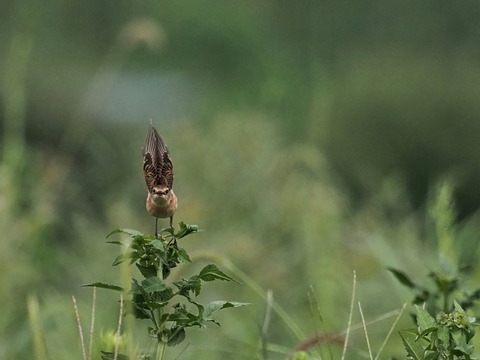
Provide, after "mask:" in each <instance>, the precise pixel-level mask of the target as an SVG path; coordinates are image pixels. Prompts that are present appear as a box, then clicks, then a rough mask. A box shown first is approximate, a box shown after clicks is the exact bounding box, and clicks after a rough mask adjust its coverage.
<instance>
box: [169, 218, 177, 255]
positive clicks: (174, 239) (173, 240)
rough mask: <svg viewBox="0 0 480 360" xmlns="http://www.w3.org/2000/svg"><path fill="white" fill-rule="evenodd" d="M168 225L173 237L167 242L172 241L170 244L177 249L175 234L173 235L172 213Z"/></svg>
mask: <svg viewBox="0 0 480 360" xmlns="http://www.w3.org/2000/svg"><path fill="white" fill-rule="evenodd" d="M170 227H171V228H172V236H173V239H172V240H170V242H169V243H172V244H173V246H174V247H175V249H178V246H177V239H176V238H175V235H174V233H175V231H174V229H173V215H172V216H170Z"/></svg>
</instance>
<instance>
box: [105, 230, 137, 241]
mask: <svg viewBox="0 0 480 360" xmlns="http://www.w3.org/2000/svg"><path fill="white" fill-rule="evenodd" d="M119 233H121V234H127V235H130V236H143V234H142V233H141V232H140V231H137V230H133V229H115V230H113V231H112V232H110V233H109V234H108V235H107V239H108V238H109V237H110V236H112V235H113V234H119Z"/></svg>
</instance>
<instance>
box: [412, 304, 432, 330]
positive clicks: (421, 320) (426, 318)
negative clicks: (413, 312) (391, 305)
mask: <svg viewBox="0 0 480 360" xmlns="http://www.w3.org/2000/svg"><path fill="white" fill-rule="evenodd" d="M415 308H416V309H417V324H418V326H419V327H420V332H423V331H425V330H426V329H429V328H433V327H436V325H437V323H436V322H435V319H434V318H433V317H432V316H431V315H430V314H429V313H428V311H426V310H425V309H423V308H421V307H420V306H418V305H415Z"/></svg>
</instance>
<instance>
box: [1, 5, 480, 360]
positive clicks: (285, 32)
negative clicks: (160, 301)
mask: <svg viewBox="0 0 480 360" xmlns="http://www.w3.org/2000/svg"><path fill="white" fill-rule="evenodd" d="M478 15H480V5H479V4H478V3H477V2H475V1H466V0H461V1H457V2H451V3H448V2H442V1H425V2H415V1H405V2H393V1H373V0H368V1H362V2H354V1H346V2H335V1H315V0H305V1H302V2H301V3H300V2H288V1H282V0H271V1H264V2H255V1H250V0H247V1H234V0H224V1H219V0H217V1H213V0H206V1H193V0H190V1H178V0H177V1H171V0H167V1H144V2H133V1H115V2H114V1H108V0H104V1H95V2H94V1H91V2H87V1H85V2H82V1H74V0H64V1H61V0H47V1H46V2H41V3H37V2H34V1H32V0H16V1H13V0H6V1H2V3H1V4H0V230H1V233H2V234H3V236H2V237H1V239H0V308H1V309H2V311H1V313H2V316H1V317H0V359H15V360H17V359H18V360H23V359H36V360H44V359H56V360H57V359H58V360H60V359H84V357H83V354H82V346H81V337H80V335H79V330H78V323H77V322H78V321H77V318H76V315H75V311H74V303H73V300H72V296H73V297H75V299H76V302H77V304H78V312H79V314H80V320H81V324H82V327H83V332H84V340H85V342H86V343H87V345H88V339H89V337H90V334H89V327H90V321H91V318H92V289H91V288H85V287H82V285H84V284H88V283H92V282H96V281H100V282H105V283H111V284H120V285H123V284H126V286H127V287H128V281H129V280H128V274H127V270H126V269H125V268H123V267H112V263H113V261H114V259H115V258H116V257H117V256H118V255H119V254H120V250H121V248H119V247H115V246H113V245H111V244H107V243H106V241H107V239H106V236H107V234H109V233H110V232H111V231H112V230H114V229H118V228H130V229H136V230H138V231H140V232H142V233H145V234H153V232H154V218H153V217H151V216H150V215H149V214H148V213H147V212H146V210H145V198H146V187H145V182H144V178H143V172H142V151H141V149H142V146H143V144H144V141H145V136H146V133H147V130H148V127H149V125H150V119H151V120H152V122H153V124H154V125H155V127H156V129H157V130H158V131H159V132H160V134H161V135H162V137H163V138H164V139H165V141H166V142H167V144H168V147H169V149H170V153H171V157H172V160H173V164H174V169H175V183H174V188H175V193H176V194H177V196H178V199H179V207H178V211H177V213H176V215H175V219H174V222H175V226H176V228H177V229H178V228H179V225H178V224H179V223H180V222H185V223H187V224H196V225H198V226H199V227H200V228H201V229H203V230H205V231H203V232H199V233H197V234H192V235H190V236H188V237H187V238H185V239H180V240H179V246H180V247H181V248H183V249H185V250H186V251H187V252H188V254H189V255H190V258H191V259H192V263H186V264H181V265H180V266H179V267H178V268H176V269H175V271H172V275H171V280H169V281H179V280H181V279H182V278H185V277H189V276H192V275H193V274H195V273H198V271H200V269H202V268H203V267H204V266H205V265H207V264H209V263H215V264H217V265H218V267H219V268H220V269H221V270H222V271H224V272H225V273H226V274H227V275H228V276H231V277H232V278H234V279H236V280H237V281H238V282H240V283H241V285H239V284H237V283H235V282H228V283H227V282H213V283H205V284H203V285H202V292H201V294H200V296H199V299H198V300H199V301H200V302H202V303H207V302H210V301H213V300H226V301H238V302H245V303H250V305H248V306H245V307H239V308H236V309H225V310H222V311H221V312H219V313H218V315H217V316H216V320H217V321H218V322H219V323H220V324H221V326H220V327H219V326H217V325H215V324H213V323H212V324H209V325H208V326H207V329H206V330H205V329H200V328H197V327H193V328H189V329H187V330H186V339H185V341H183V342H182V343H181V344H179V345H178V346H173V347H167V349H166V353H165V359H169V360H173V359H179V360H188V359H192V360H193V359H195V360H203V359H209V360H212V359H232V360H236V359H239V360H240V359H242V360H243V359H262V360H267V359H269V360H275V359H288V358H291V357H293V356H294V354H295V352H296V351H297V350H299V349H300V350H305V353H301V354H297V355H296V356H297V357H296V359H307V358H308V359H310V360H312V359H325V360H329V359H342V358H343V356H344V355H343V353H344V350H345V351H346V353H345V357H344V358H345V359H362V358H365V359H373V358H376V356H377V355H378V359H407V355H408V354H407V351H406V349H405V346H404V345H405V343H404V342H402V338H401V337H400V335H399V331H400V330H402V329H406V328H412V327H416V326H415V323H414V322H413V321H412V317H411V314H413V313H415V311H416V310H415V308H414V307H413V305H412V300H413V298H414V296H415V295H418V291H419V289H420V287H425V288H428V289H429V291H430V295H432V294H433V293H432V291H433V289H443V292H442V291H440V293H439V294H440V295H439V297H438V298H435V299H433V298H432V297H430V298H428V299H426V301H425V302H426V305H425V306H426V307H425V308H426V309H427V310H428V311H429V312H430V313H431V315H433V316H436V315H437V313H438V311H439V309H443V311H445V312H447V313H448V312H449V311H451V310H452V309H453V307H454V302H453V301H454V300H457V301H458V302H463V304H465V301H467V300H469V299H470V300H471V301H472V304H471V306H468V307H469V309H468V311H467V313H468V315H470V316H473V317H474V316H476V313H478V310H479V308H478V306H477V304H476V302H477V300H478V299H477V297H480V293H479V294H476V293H475V290H476V289H478V288H480V268H478V266H476V265H477V258H478V256H479V246H478V245H479V239H480V237H479V234H480V217H479V213H478V208H479V204H480V190H479V189H480V186H479V185H480V161H479V160H478V159H479V156H478V154H480V142H479V141H478V139H479V138H480V101H479V99H480V60H479V59H480V58H479V56H480V42H479V37H480V23H479V22H478V18H479V17H478ZM160 224H161V226H162V227H166V226H167V225H168V220H160ZM126 238H127V237H126V236H125V235H116V236H115V239H114V240H121V239H126ZM109 240H110V238H109ZM389 268H394V269H399V270H401V271H403V272H404V273H405V274H407V275H408V276H409V278H410V279H411V280H412V281H413V282H414V283H415V285H416V287H414V288H413V289H408V286H404V285H405V282H407V283H408V281H405V282H404V284H403V285H402V284H400V282H399V281H398V279H396V278H395V276H394V275H393V273H392V271H389V270H388V269H389ZM132 270H133V269H132ZM432 273H433V274H435V275H432ZM429 274H430V275H429ZM132 275H133V276H134V277H138V276H139V273H138V272H137V271H136V270H135V271H133V273H132ZM397 275H398V274H397ZM354 278H355V282H354ZM456 279H460V280H459V281H458V282H457V281H456ZM435 280H436V281H437V282H435ZM450 285H451V286H452V287H451V288H448V286H450ZM442 286H443V288H442ZM353 290H355V291H354V298H352V292H353ZM445 294H448V296H447V299H444V297H445V296H444V295H445ZM125 296H128V295H125ZM119 301H120V297H119V293H116V292H111V291H108V290H105V289H97V291H96V299H95V308H94V310H95V314H94V316H93V317H94V319H95V327H94V331H93V333H92V335H91V336H92V339H93V343H92V354H93V355H92V358H93V359H100V357H101V355H100V350H106V351H113V349H112V343H113V340H112V336H113V334H114V333H115V331H116V330H117V326H118V320H119V316H118V314H119V311H120V305H119ZM422 303H423V302H422V301H420V302H418V304H420V305H421V304H422ZM404 304H406V306H405V308H404V310H403V312H402V313H400V312H401V311H402V308H403V306H404ZM352 306H353V307H352ZM362 314H363V318H364V322H365V326H364V324H363V322H362V316H361V315H362ZM419 317H420V318H421V319H422V314H420V315H419ZM349 319H350V320H351V323H350V326H349ZM396 321H398V322H396ZM427 322H428V321H427ZM147 326H148V324H147V323H146V322H145V321H144V320H134V319H133V318H132V317H131V316H127V317H125V318H123V322H122V333H124V337H123V340H122V341H123V342H122V345H121V349H123V351H129V352H130V354H133V353H134V352H137V353H138V354H140V353H150V352H153V351H154V350H155V349H156V343H155V341H154V339H152V338H150V337H148V335H146V333H147V331H146V327H147ZM365 328H366V329H367V331H365ZM449 329H450V330H451V329H452V328H451V327H450V328H449ZM390 333H391V334H390ZM452 333H453V330H452ZM347 334H348V335H347ZM456 334H457V333H456ZM366 335H367V336H366ZM345 337H348V346H347V347H346V348H345V349H344V346H343V343H344V340H345ZM367 338H368V340H367ZM471 343H472V344H473V345H475V349H476V352H477V353H480V350H478V346H480V341H479V340H478V339H477V338H476V337H473V339H472V341H471ZM87 348H88V346H87ZM87 351H88V349H87ZM379 351H381V352H380V353H379ZM370 352H371V354H372V355H370V354H369V353H370ZM445 356H446V355H445ZM456 356H458V357H455V359H457V358H458V359H469V357H461V356H460V355H456ZM87 357H88V355H87ZM411 358H414V357H411ZM471 358H472V359H473V358H474V357H473V356H472V357H471ZM426 359H428V358H426ZM430 359H434V357H430ZM438 359H454V357H439V358H438Z"/></svg>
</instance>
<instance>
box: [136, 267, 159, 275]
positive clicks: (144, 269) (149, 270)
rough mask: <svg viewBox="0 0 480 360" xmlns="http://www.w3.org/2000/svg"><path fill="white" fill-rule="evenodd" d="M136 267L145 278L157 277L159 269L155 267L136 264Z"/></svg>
mask: <svg viewBox="0 0 480 360" xmlns="http://www.w3.org/2000/svg"><path fill="white" fill-rule="evenodd" d="M135 265H136V266H137V268H138V270H140V272H141V273H142V275H143V277H144V278H149V277H152V276H157V269H156V268H155V266H154V265H150V266H142V265H140V264H135Z"/></svg>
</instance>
